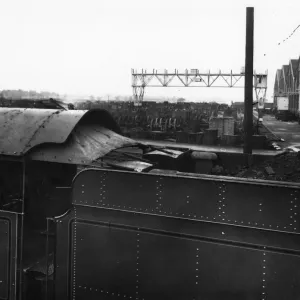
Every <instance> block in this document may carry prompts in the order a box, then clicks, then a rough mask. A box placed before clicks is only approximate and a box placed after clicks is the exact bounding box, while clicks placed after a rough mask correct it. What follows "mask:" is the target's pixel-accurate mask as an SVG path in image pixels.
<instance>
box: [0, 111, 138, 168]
mask: <svg viewBox="0 0 300 300" xmlns="http://www.w3.org/2000/svg"><path fill="white" fill-rule="evenodd" d="M0 126H1V128H2V130H1V132H0V155H1V156H2V157H9V158H21V157H24V156H26V157H29V159H32V160H42V161H51V162H59V163H69V164H70V163H72V164H85V163H89V162H91V161H93V160H95V159H98V158H100V157H102V156H103V155H105V154H107V153H109V152H110V151H112V150H115V149H118V148H122V147H128V146H134V145H137V142H135V141H134V140H131V139H129V138H126V137H124V136H122V135H121V130H120V128H119V126H118V124H117V123H116V122H115V120H114V119H113V117H112V116H111V115H110V114H109V112H107V111H106V110H102V109H94V110H89V111H87V110H53V109H31V108H30V109H26V108H25V109H24V108H0Z"/></svg>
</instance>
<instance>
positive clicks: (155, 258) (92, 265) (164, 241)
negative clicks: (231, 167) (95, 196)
mask: <svg viewBox="0 0 300 300" xmlns="http://www.w3.org/2000/svg"><path fill="white" fill-rule="evenodd" d="M212 225H213V224H208V223H206V222H201V221H197V222H191V221H190V220H184V219H174V218H162V217H160V216H153V215H152V216H151V215H143V214H139V213H133V212H132V213H129V212H124V211H116V210H108V209H95V208H90V207H79V206H75V208H74V211H72V212H71V213H70V214H69V215H66V216H64V217H63V218H60V219H59V220H58V223H57V240H59V241H60V243H59V244H58V245H57V269H56V276H57V277H56V288H57V293H56V296H57V298H56V299H86V298H89V299H102V297H103V299H104V298H105V299H115V297H122V298H125V299H136V298H138V299H153V298H155V299H202V297H203V298H204V299H220V298H221V299H266V298H265V295H266V294H265V293H268V295H269V292H270V294H275V293H273V292H272V291H269V289H270V288H271V287H272V286H273V285H274V286H276V282H277V281H280V285H279V287H278V288H277V287H276V288H275V289H276V291H277V295H276V297H274V298H273V297H272V299H295V298H293V297H292V295H299V293H300V287H299V284H298V283H297V282H298V281H299V279H300V274H299V271H298V269H299V267H300V257H299V252H298V254H296V253H284V252H280V251H278V249H271V248H270V247H265V246H264V243H265V242H266V241H268V239H269V237H271V238H272V232H267V231H265V232H261V237H260V238H259V237H258V238H257V243H260V244H261V245H260V246H261V247H260V248H255V247H253V245H246V244H241V243H226V242H225V241H222V240H221V239H220V238H219V237H217V236H216V233H217V232H219V236H221V233H222V231H223V230H225V231H226V228H225V229H224V228H222V226H223V225H220V224H219V225H216V226H217V228H215V229H214V228H212ZM234 230H235V233H236V234H238V232H240V234H243V233H244V231H243V229H242V228H239V227H236V228H235V229H234ZM252 231H253V232H252V235H253V238H254V239H255V230H252ZM226 232H227V231H226ZM205 233H206V234H207V235H209V236H211V237H214V238H205V237H204V236H203V234H205ZM69 234H70V235H69ZM283 235H284V234H283V233H282V234H278V235H277V239H279V240H281V239H282V238H284V237H283ZM273 238H275V235H274V237H273ZM259 239H261V240H259ZM263 239H264V240H263ZM297 239H298V238H296V237H295V241H296V240H297ZM286 240H288V239H286ZM282 242H284V241H282ZM296 243H297V242H296ZM298 244H299V242H298ZM69 262H70V263H71V265H69ZM297 268H298V269H297ZM290 270H291V271H290ZM69 276H70V277H69ZM285 295H287V297H285ZM130 297H132V298H130ZM135 297H136V298H135Z"/></svg>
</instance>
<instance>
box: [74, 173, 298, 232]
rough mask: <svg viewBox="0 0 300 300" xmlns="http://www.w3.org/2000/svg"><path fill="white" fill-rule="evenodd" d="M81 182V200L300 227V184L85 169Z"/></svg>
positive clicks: (264, 226)
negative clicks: (299, 217)
mask: <svg viewBox="0 0 300 300" xmlns="http://www.w3.org/2000/svg"><path fill="white" fill-rule="evenodd" d="M75 182H76V184H75V185H74V188H73V203H74V204H77V205H86V206H95V207H104V208H112V209H122V210H129V211H136V212H143V213H152V214H157V215H162V216H169V217H178V218H186V219H191V220H202V221H203V220H205V221H210V222H220V223H224V224H231V225H238V226H243V227H251V228H260V229H270V230H280V231H287V232H295V233H300V227H299V219H298V216H299V213H300V210H299V204H300V203H299V202H300V200H299V186H298V187H296V185H295V184H288V183H286V184H285V185H281V186H279V185H278V183H277V182H276V183H275V182H274V183H273V184H271V183H268V184H266V183H264V182H262V181H260V182H259V181H255V180H252V181H250V180H234V179H232V180H231V181H230V180H228V179H227V181H223V180H222V179H219V178H218V177H214V176H210V177H205V176H198V178H187V177H180V176H156V175H152V174H135V173H127V172H113V171H100V170H88V171H84V172H82V173H79V175H78V176H77V177H76V179H75ZM277 185H278V186H277ZM116 187H117V188H116ZM124 195H130V196H128V197H126V196H124Z"/></svg>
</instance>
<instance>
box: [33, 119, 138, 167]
mask: <svg viewBox="0 0 300 300" xmlns="http://www.w3.org/2000/svg"><path fill="white" fill-rule="evenodd" d="M134 145H137V142H135V141H134V140H132V139H129V138H126V137H124V136H122V135H119V134H117V133H115V132H113V131H112V130H109V129H107V128H104V127H102V126H101V125H96V124H95V125H80V124H79V125H78V126H77V128H76V129H75V130H74V131H73V134H72V136H71V138H70V139H69V140H68V141H67V142H66V143H63V144H45V145H44V146H41V147H39V148H36V149H33V150H32V151H31V153H30V154H29V157H30V158H31V159H32V160H40V161H52V162H59V163H68V164H76V165H78V164H89V163H91V162H93V161H95V160H97V159H98V158H100V157H103V156H104V155H106V154H107V153H109V152H110V151H112V150H116V149H119V148H122V147H128V146H134Z"/></svg>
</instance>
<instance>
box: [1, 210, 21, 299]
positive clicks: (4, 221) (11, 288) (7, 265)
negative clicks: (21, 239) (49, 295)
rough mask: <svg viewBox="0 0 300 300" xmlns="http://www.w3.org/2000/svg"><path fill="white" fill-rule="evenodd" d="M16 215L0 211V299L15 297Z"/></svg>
mask: <svg viewBox="0 0 300 300" xmlns="http://www.w3.org/2000/svg"><path fill="white" fill-rule="evenodd" d="M16 225H17V216H16V215H15V214H13V213H7V212H4V211H0V299H16V271H17V270H16V264H15V259H16V244H17V236H16V234H15V233H16Z"/></svg>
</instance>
